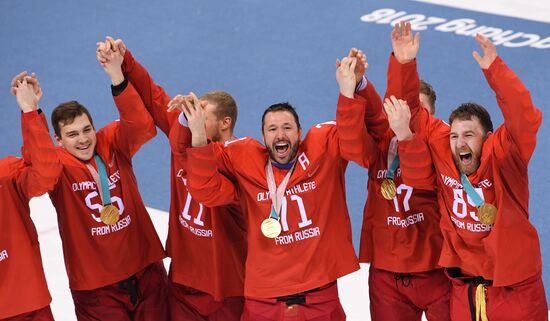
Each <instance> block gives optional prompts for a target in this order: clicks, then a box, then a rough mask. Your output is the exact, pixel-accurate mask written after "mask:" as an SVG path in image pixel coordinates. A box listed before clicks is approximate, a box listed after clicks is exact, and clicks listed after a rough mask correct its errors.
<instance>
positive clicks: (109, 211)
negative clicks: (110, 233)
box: [86, 154, 120, 225]
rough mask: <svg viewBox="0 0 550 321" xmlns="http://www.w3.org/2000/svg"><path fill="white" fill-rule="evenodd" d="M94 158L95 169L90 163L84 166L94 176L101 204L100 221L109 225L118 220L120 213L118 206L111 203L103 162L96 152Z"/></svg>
mask: <svg viewBox="0 0 550 321" xmlns="http://www.w3.org/2000/svg"><path fill="white" fill-rule="evenodd" d="M94 159H95V162H96V165H97V169H98V170H97V171H96V170H95V168H94V167H93V166H92V164H90V163H86V167H87V168H88V171H90V174H92V177H93V178H94V181H95V183H96V185H97V189H98V191H99V197H100V198H101V203H102V205H103V208H102V209H101V212H100V214H101V221H102V222H103V223H105V224H107V225H111V224H114V223H116V222H117V221H118V218H119V215H120V213H119V210H118V208H117V207H115V206H114V205H112V204H111V191H110V189H109V179H108V178H107V168H106V167H105V163H104V162H103V160H102V159H101V157H99V155H98V154H95V155H94ZM98 172H99V173H98Z"/></svg>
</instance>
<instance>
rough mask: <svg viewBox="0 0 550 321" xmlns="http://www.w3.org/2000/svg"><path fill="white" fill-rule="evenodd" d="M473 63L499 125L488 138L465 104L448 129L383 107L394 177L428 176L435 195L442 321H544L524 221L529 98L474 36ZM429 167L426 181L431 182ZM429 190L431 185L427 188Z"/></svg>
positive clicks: (531, 130) (536, 256) (531, 128)
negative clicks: (445, 318)
mask: <svg viewBox="0 0 550 321" xmlns="http://www.w3.org/2000/svg"><path fill="white" fill-rule="evenodd" d="M476 41H477V42H478V43H479V45H480V46H481V48H482V49H483V56H480V55H479V54H478V53H477V52H474V53H473V56H474V58H475V59H476V60H477V62H478V63H479V65H480V67H481V68H482V70H483V73H484V75H485V78H486V79H487V82H488V83H489V85H490V86H491V88H492V89H493V90H494V92H495V94H496V98H497V102H498V105H499V107H500V109H501V111H502V114H503V116H504V124H503V125H501V126H500V127H498V128H497V129H496V130H493V124H492V121H491V118H490V115H489V113H488V112H487V110H486V109H485V108H484V107H482V106H480V105H479V104H476V103H465V104H462V105H460V106H459V107H458V108H456V109H455V110H454V111H453V112H452V113H451V116H450V117H449V123H450V128H449V125H447V124H445V123H443V122H441V121H438V120H436V119H434V118H433V117H432V116H430V115H429V114H428V113H427V112H425V111H423V110H422V109H418V111H417V113H415V112H412V117H411V123H410V129H412V131H414V132H415V134H414V135H413V134H412V132H411V130H410V129H409V124H408V121H406V122H403V121H399V120H398V119H399V118H400V117H399V115H401V114H403V113H401V112H399V111H400V110H402V109H403V108H405V109H406V108H407V107H406V106H404V105H403V104H402V103H401V102H390V101H387V102H386V105H385V107H387V108H386V110H388V111H390V112H389V113H388V119H394V121H391V120H390V124H391V127H392V129H393V130H394V131H395V132H400V133H401V134H400V137H401V138H400V139H399V140H400V142H399V153H400V155H401V156H402V157H401V160H402V162H401V164H402V165H401V169H402V171H403V178H404V179H405V180H406V182H407V183H408V184H410V185H412V186H416V185H417V184H420V185H425V187H428V186H426V184H425V182H426V179H427V178H429V177H432V179H433V180H432V182H433V187H432V188H434V189H435V188H437V189H438V198H439V205H440V211H441V230H442V233H443V238H444V241H443V248H442V253H441V257H440V259H439V264H440V265H441V266H443V267H446V268H447V269H446V272H447V275H448V276H449V278H450V279H451V282H452V292H451V293H452V294H451V304H450V305H451V318H452V320H459V321H461V320H472V319H473V320H476V318H478V319H479V320H483V321H485V320H487V319H488V320H499V321H507V320H510V321H512V320H548V308H547V303H546V298H545V293H544V287H543V284H542V279H541V268H542V267H541V256H540V245H539V239H538V236H537V232H536V230H535V228H534V227H533V225H532V224H531V223H530V222H529V212H528V205H529V183H528V175H527V168H528V163H529V160H530V158H531V155H532V154H533V151H534V149H535V144H536V137H537V131H538V128H539V127H540V124H541V121H542V113H541V111H540V110H539V109H537V108H536V107H535V106H534V105H533V102H532V100H531V96H530V94H529V91H528V90H527V88H525V86H524V85H523V83H522V82H521V81H520V79H519V78H518V77H517V76H516V74H514V72H513V71H512V70H510V68H508V66H507V65H506V64H505V63H504V62H503V61H502V59H501V58H500V57H498V56H497V53H496V48H495V46H494V45H493V44H492V43H491V42H490V41H489V40H488V39H487V38H485V37H483V36H481V35H477V36H476ZM434 167H435V176H434V175H433V173H434ZM436 181H437V184H436Z"/></svg>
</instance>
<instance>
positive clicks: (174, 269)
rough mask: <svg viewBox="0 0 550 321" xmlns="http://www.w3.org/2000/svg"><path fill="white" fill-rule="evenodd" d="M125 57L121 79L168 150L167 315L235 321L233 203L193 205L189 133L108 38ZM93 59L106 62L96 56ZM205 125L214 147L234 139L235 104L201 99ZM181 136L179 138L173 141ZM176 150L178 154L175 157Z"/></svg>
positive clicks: (237, 287) (239, 230)
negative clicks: (164, 139)
mask: <svg viewBox="0 0 550 321" xmlns="http://www.w3.org/2000/svg"><path fill="white" fill-rule="evenodd" d="M107 44H108V45H109V46H110V47H111V48H113V49H115V50H119V51H120V52H121V54H122V55H123V56H124V62H123V64H122V69H123V72H124V75H125V77H126V78H127V79H128V80H129V81H130V83H132V85H133V86H134V87H135V88H136V90H137V92H138V93H139V94H140V96H141V98H142V100H143V102H144V104H145V107H146V108H147V111H148V112H149V113H150V114H151V116H152V117H153V121H154V122H155V125H156V126H157V127H158V128H159V129H160V130H161V131H162V132H163V133H164V134H165V135H166V136H167V138H168V140H169V142H170V145H171V146H177V147H174V148H172V155H171V157H170V158H171V162H170V190H171V193H170V195H171V196H170V214H169V215H170V218H169V228H168V239H167V241H166V250H167V251H168V256H170V257H171V258H172V262H171V265H170V273H169V275H170V281H169V282H170V287H169V288H170V291H169V300H170V315H171V319H172V320H173V321H176V320H191V319H192V320H205V321H215V320H220V321H232V320H234V321H237V320H239V319H240V316H241V314H242V309H243V304H244V297H243V287H244V284H243V283H244V262H245V259H246V232H245V229H246V223H245V222H244V217H243V215H242V213H241V209H240V207H239V206H238V203H235V204H229V205H227V206H217V207H208V206H204V205H203V204H201V203H199V202H197V201H196V200H195V199H194V198H193V197H192V195H191V194H190V193H189V191H188V189H187V167H188V165H187V164H188V159H187V155H186V148H187V146H190V145H191V132H190V131H189V130H188V129H185V130H182V131H178V132H176V131H175V130H173V128H174V127H179V126H181V124H180V123H185V118H184V117H183V115H182V116H181V117H178V116H179V115H180V113H179V112H176V111H169V110H168V103H169V102H170V100H171V98H170V96H168V94H166V92H165V91H164V89H163V88H162V87H160V86H159V85H158V84H156V83H155V82H154V81H153V79H152V78H151V76H150V75H149V73H148V72H147V70H146V69H145V68H144V67H143V66H142V65H141V64H140V63H139V62H138V61H136V60H135V59H134V57H133V56H132V54H131V53H130V51H129V50H126V46H125V45H124V43H123V42H122V40H120V39H117V40H116V41H115V40H113V39H112V38H111V37H107V38H106V40H105V43H102V44H100V45H107ZM98 58H99V59H102V60H104V59H105V57H104V56H103V55H102V54H101V52H98ZM201 102H202V103H203V104H205V111H206V113H207V115H208V116H207V118H208V121H207V122H206V131H207V135H208V136H209V137H211V138H212V139H213V140H214V141H219V142H222V143H223V142H225V141H229V140H233V139H235V136H234V135H233V129H234V127H235V122H236V120H237V104H236V103H235V100H234V99H233V97H231V95H229V94H228V93H226V92H223V91H211V92H207V93H206V94H205V95H203V96H202V97H201ZM178 133H179V134H181V135H178ZM178 150H181V152H178Z"/></svg>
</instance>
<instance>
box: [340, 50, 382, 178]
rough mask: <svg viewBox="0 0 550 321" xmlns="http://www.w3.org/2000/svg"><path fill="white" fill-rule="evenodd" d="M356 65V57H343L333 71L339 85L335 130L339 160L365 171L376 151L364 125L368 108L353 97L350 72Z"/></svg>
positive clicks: (353, 84)
mask: <svg viewBox="0 0 550 321" xmlns="http://www.w3.org/2000/svg"><path fill="white" fill-rule="evenodd" d="M357 63H358V59H357V58H349V57H346V58H344V59H343V60H342V62H341V63H340V64H339V66H338V68H337V70H336V80H337V81H338V84H339V86H340V95H339V97H338V107H337V109H336V128H337V131H338V139H339V148H340V154H341V155H342V158H344V159H346V160H351V161H354V162H356V163H358V164H359V165H361V166H363V167H365V168H368V166H369V164H370V163H371V161H372V160H373V159H374V158H375V157H376V154H375V153H376V151H377V148H376V143H375V142H374V139H373V138H372V137H371V135H370V134H369V133H368V132H367V128H366V126H365V123H364V120H365V110H366V109H368V108H369V107H371V106H369V105H368V104H367V102H366V100H365V99H364V98H363V97H361V96H359V95H355V94H354V92H355V86H356V80H355V76H354V70H355V69H357ZM379 99H380V98H379V97H378V100H379Z"/></svg>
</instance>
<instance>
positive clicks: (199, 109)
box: [170, 93, 238, 207]
mask: <svg viewBox="0 0 550 321" xmlns="http://www.w3.org/2000/svg"><path fill="white" fill-rule="evenodd" d="M170 108H171V109H179V110H181V111H182V112H183V114H184V115H185V118H184V117H180V119H181V122H180V124H179V125H176V126H174V127H173V128H172V132H171V133H170V134H171V135H173V136H174V138H176V139H177V141H178V142H180V141H184V140H186V141H187V142H189V140H191V143H192V146H193V148H189V145H188V144H184V143H178V144H172V153H173V154H174V157H184V155H186V156H187V179H188V185H187V188H188V189H189V192H190V193H191V195H193V198H195V199H196V200H197V201H199V202H201V203H202V204H204V205H206V206H209V207H214V206H221V205H226V204H235V203H238V195H237V188H236V186H235V184H234V183H233V181H231V180H230V179H229V178H228V177H226V176H225V175H223V174H222V172H224V173H234V171H233V169H232V166H231V161H230V159H229V157H228V155H227V154H226V153H225V150H224V148H223V145H221V144H218V143H210V144H208V141H207V138H206V129H205V123H206V115H205V112H204V108H203V106H202V105H201V103H200V101H199V99H198V98H197V96H196V95H195V94H193V93H190V94H189V95H187V96H176V97H175V98H174V99H173V100H172V101H171V102H170ZM190 136H191V137H190Z"/></svg>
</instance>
